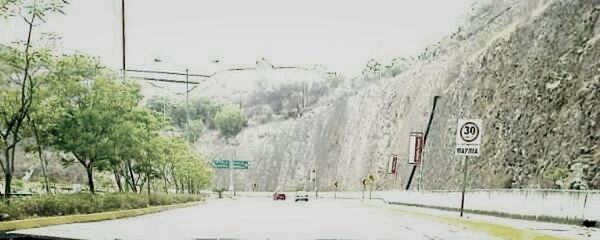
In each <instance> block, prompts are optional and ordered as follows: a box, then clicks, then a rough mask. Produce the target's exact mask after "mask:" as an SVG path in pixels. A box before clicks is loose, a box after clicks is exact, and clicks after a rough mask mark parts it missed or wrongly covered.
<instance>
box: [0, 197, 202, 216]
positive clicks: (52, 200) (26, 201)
mask: <svg viewBox="0 0 600 240" xmlns="http://www.w3.org/2000/svg"><path fill="white" fill-rule="evenodd" d="M200 200H202V198H201V197H200V196H198V195H188V194H165V193H154V194H151V195H150V197H149V198H148V195H147V194H137V193H107V194H99V195H92V194H89V193H75V194H58V195H39V196H32V197H24V198H13V199H10V204H7V203H6V202H3V201H0V214H2V213H6V214H8V215H9V216H10V217H9V218H8V220H17V219H24V218H29V217H48V216H62V215H71V214H87V213H97V212H103V211H113V210H126V209H135V208H145V207H148V206H149V205H150V206H160V205H169V204H177V203H186V202H193V201H200Z"/></svg>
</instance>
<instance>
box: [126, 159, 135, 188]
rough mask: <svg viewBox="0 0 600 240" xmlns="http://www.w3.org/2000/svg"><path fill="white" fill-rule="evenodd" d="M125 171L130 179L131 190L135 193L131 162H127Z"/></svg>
mask: <svg viewBox="0 0 600 240" xmlns="http://www.w3.org/2000/svg"><path fill="white" fill-rule="evenodd" d="M127 170H128V171H129V177H130V178H131V190H133V192H137V186H136V181H135V178H134V176H133V169H132V168H131V160H127Z"/></svg>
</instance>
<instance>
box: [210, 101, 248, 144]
mask: <svg viewBox="0 0 600 240" xmlns="http://www.w3.org/2000/svg"><path fill="white" fill-rule="evenodd" d="M245 122H246V119H245V117H244V115H243V114H242V112H241V111H240V110H239V109H238V108H236V107H234V106H224V107H222V108H221V109H220V110H219V112H217V114H216V115H215V125H216V126H217V129H219V131H220V132H221V135H223V136H224V137H226V138H229V137H233V136H235V135H237V134H238V133H239V132H240V131H241V130H242V127H243V126H244V123H245Z"/></svg>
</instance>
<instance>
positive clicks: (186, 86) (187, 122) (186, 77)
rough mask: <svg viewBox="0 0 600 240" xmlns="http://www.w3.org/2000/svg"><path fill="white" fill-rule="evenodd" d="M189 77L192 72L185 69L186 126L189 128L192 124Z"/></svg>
mask: <svg viewBox="0 0 600 240" xmlns="http://www.w3.org/2000/svg"><path fill="white" fill-rule="evenodd" d="M189 77H190V70H189V69H187V68H186V69H185V124H186V126H187V127H188V128H189V122H190V111H189V101H190V97H189Z"/></svg>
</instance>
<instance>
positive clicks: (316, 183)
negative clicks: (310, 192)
mask: <svg viewBox="0 0 600 240" xmlns="http://www.w3.org/2000/svg"><path fill="white" fill-rule="evenodd" d="M318 172H319V171H317V170H316V169H315V199H318V198H319V184H318V181H317V180H318V179H319V177H317V176H318Z"/></svg>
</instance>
